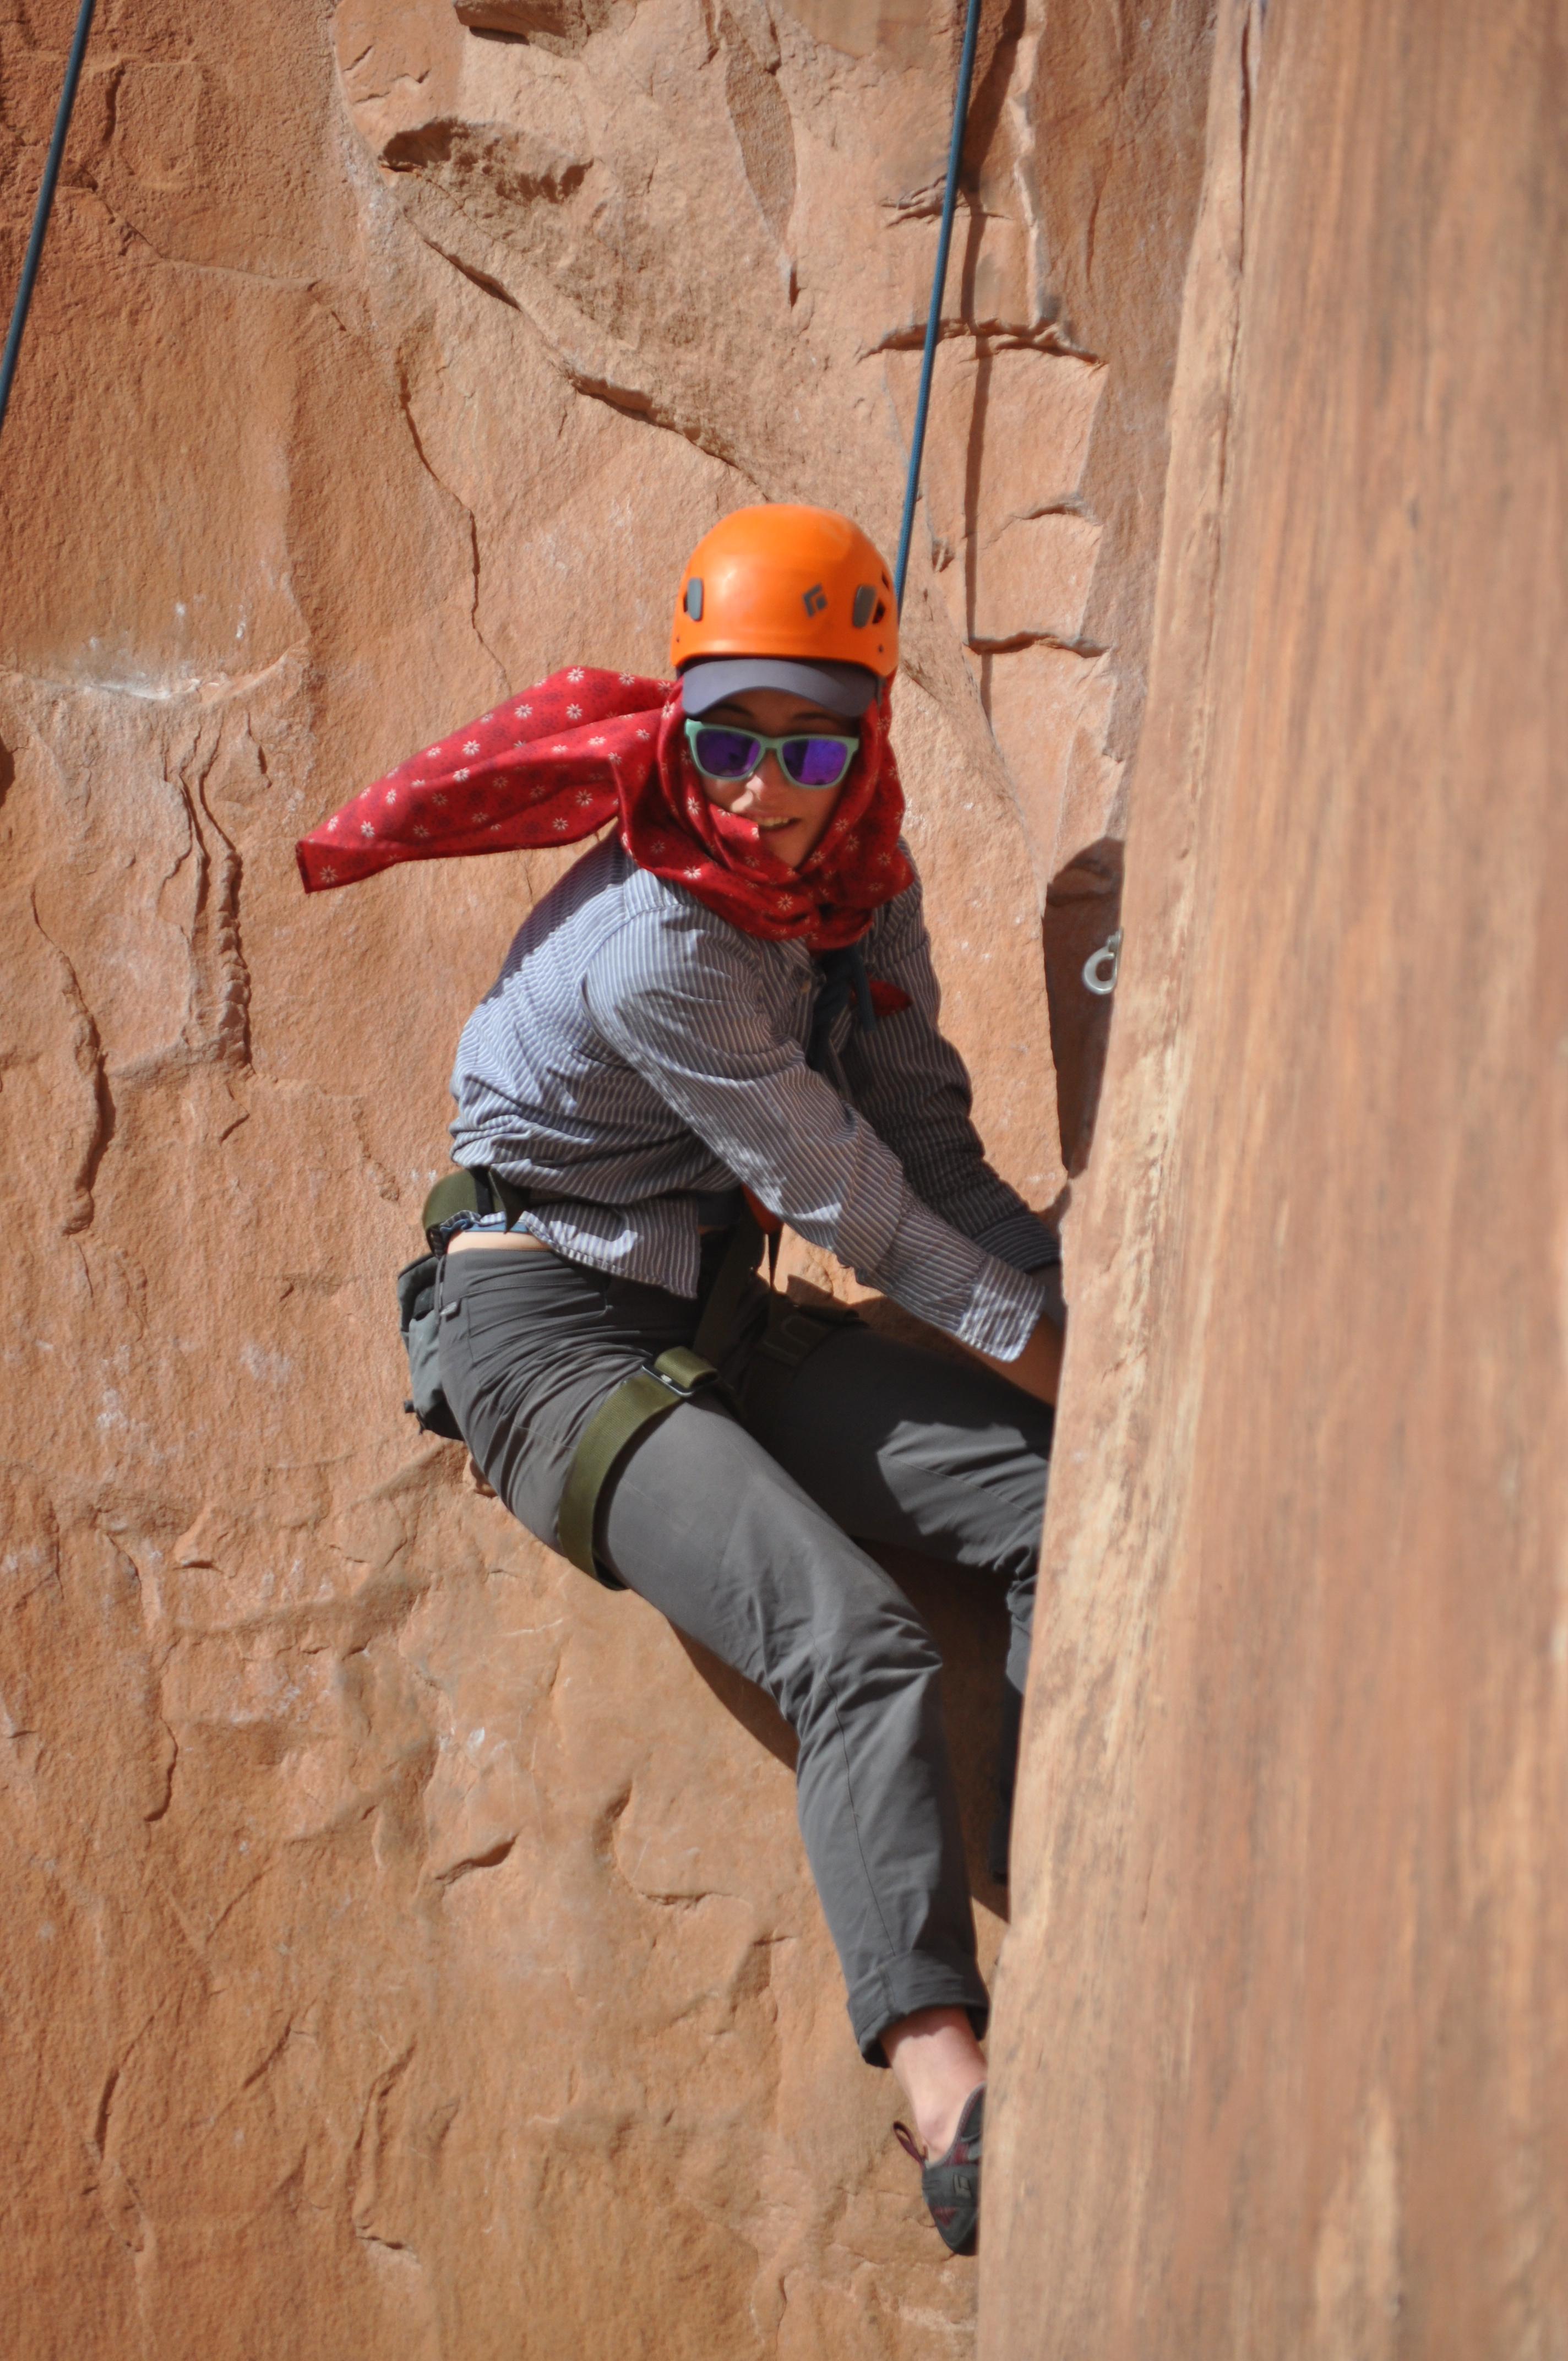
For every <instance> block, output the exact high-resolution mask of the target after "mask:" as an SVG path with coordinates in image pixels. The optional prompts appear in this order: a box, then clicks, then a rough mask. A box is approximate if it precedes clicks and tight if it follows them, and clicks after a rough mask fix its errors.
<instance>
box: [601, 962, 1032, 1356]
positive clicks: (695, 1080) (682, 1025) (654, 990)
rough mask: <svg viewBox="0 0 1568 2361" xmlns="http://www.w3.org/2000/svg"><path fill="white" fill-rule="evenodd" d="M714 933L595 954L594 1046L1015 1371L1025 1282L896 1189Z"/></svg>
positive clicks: (870, 1128)
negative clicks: (599, 1041) (599, 1042)
mask: <svg viewBox="0 0 1568 2361" xmlns="http://www.w3.org/2000/svg"><path fill="white" fill-rule="evenodd" d="M728 936H729V929H726V930H725V933H724V934H723V935H721V934H719V933H718V930H717V929H715V928H710V927H705V926H703V925H702V924H701V923H700V922H699V921H697V920H696V918H693V919H691V920H690V921H689V922H685V923H683V922H682V921H681V920H679V919H677V920H674V921H667V920H664V919H661V920H660V921H659V922H657V923H647V924H644V923H641V922H634V923H632V924H630V925H629V926H627V927H625V928H622V929H621V930H620V932H619V933H617V934H616V935H614V936H612V937H611V938H610V939H609V941H608V942H607V943H605V944H603V945H601V946H600V948H599V950H598V951H597V952H596V954H595V956H594V958H593V959H592V961H590V962H589V965H588V968H587V973H586V974H585V976H584V979H583V993H584V997H585V1000H586V1003H587V1008H588V1012H589V1015H590V1016H591V1017H592V1018H593V1021H594V1024H595V1027H596V1028H597V1030H598V1034H599V1036H600V1038H601V1039H602V1040H603V1041H604V1043H605V1044H606V1046H607V1048H608V1049H609V1050H611V1051H612V1052H613V1053H614V1054H615V1055H617V1056H619V1057H621V1058H624V1059H625V1060H626V1062H627V1063H628V1065H630V1067H632V1068H633V1070H634V1071H636V1072H638V1073H639V1074H641V1076H642V1077H643V1079H644V1080H645V1081H646V1082H649V1083H650V1084H651V1086H652V1088H653V1089H654V1090H655V1091H657V1093H659V1095H660V1097H661V1098H662V1099H663V1101H664V1102H665V1104H667V1105H668V1106H669V1107H670V1108H671V1109H672V1111H673V1112H674V1114H675V1115H677V1116H678V1117H679V1118H680V1120H681V1121H682V1123H683V1124H685V1125H686V1126H688V1127H689V1128H690V1129H691V1130H692V1131H694V1132H695V1133H696V1135H697V1137H699V1138H700V1139H701V1140H703V1141H704V1142H705V1144H706V1145H707V1147H708V1148H711V1149H712V1150H713V1152H714V1154H715V1155H716V1156H718V1158H719V1159H721V1160H722V1161H723V1163H724V1164H725V1165H726V1166H727V1167H728V1168H729V1170H730V1171H731V1172H733V1173H734V1174H735V1176H736V1178H737V1179H738V1180H743V1181H744V1182H745V1183H746V1184H747V1186H748V1187H749V1188H751V1190H752V1191H754V1192H755V1194H756V1195H757V1196H758V1197H760V1198H761V1199H762V1202H763V1203H764V1204H765V1205H767V1206H769V1207H771V1209H772V1210H773V1212H774V1213H778V1214H779V1215H780V1216H781V1217H782V1218H783V1219H784V1221H786V1222H788V1223H789V1224H790V1226H791V1227H792V1228H793V1229H795V1230H798V1231H799V1232H800V1235H802V1237H805V1238H809V1239H810V1240H811V1242H812V1244H813V1245H814V1246H823V1247H826V1248H827V1250H828V1252H829V1253H831V1254H834V1255H837V1256H838V1257H839V1260H840V1261H841V1262H844V1263H846V1264H847V1265H848V1266H849V1267H850V1269H852V1270H853V1271H854V1272H855V1274H856V1276H857V1278H859V1279H861V1280H862V1282H863V1283H864V1284H865V1285H867V1286H868V1287H876V1288H880V1289H881V1290H883V1291H884V1292H885V1293H886V1294H889V1295H891V1296H893V1297H894V1300H895V1301H898V1302H900V1303H902V1304H903V1305H904V1306H905V1310H906V1311H909V1312H914V1313H915V1314H916V1317H917V1318H919V1319H922V1320H926V1321H929V1322H930V1323H931V1324H932V1325H933V1326H934V1327H937V1328H940V1329H943V1330H944V1331H945V1332H946V1333H947V1334H949V1335H952V1336H956V1337H957V1338H958V1339H959V1342H960V1343H961V1344H965V1345H973V1346H976V1347H977V1348H978V1349H979V1350H980V1351H981V1352H986V1353H992V1354H995V1355H996V1356H998V1357H999V1358H1000V1359H1003V1360H1013V1359H1015V1358H1016V1357H1017V1356H1018V1355H1019V1354H1020V1353H1021V1352H1022V1351H1023V1349H1024V1346H1025V1344H1026V1343H1027V1342H1028V1339H1029V1337H1030V1335H1031V1334H1032V1333H1033V1331H1034V1328H1035V1326H1036V1323H1037V1321H1038V1320H1039V1317H1040V1313H1041V1311H1042V1310H1043V1309H1044V1307H1045V1302H1046V1294H1045V1290H1044V1289H1043V1288H1042V1285H1041V1282H1040V1280H1039V1279H1036V1278H1034V1277H1032V1276H1030V1275H1029V1274H1027V1273H1026V1272H1025V1271H1023V1270H1021V1269H1019V1268H1015V1267H1014V1266H1013V1265H1011V1264H1009V1263H1008V1262H1007V1261H1005V1260H1003V1259H1002V1258H1000V1257H997V1256H995V1255H993V1254H992V1253H990V1252H988V1251H987V1250H986V1248H985V1247H984V1246H981V1245H980V1244H979V1243H977V1242H976V1241H975V1240H974V1239H972V1238H970V1237H967V1236H965V1235H961V1234H960V1233H959V1231H958V1230H957V1229H955V1228H954V1227H953V1226H952V1224H950V1223H948V1222H947V1221H945V1220H943V1218H942V1217H941V1215H940V1214H939V1213H936V1212H935V1211H934V1210H933V1209H932V1207H931V1206H930V1205H929V1204H928V1203H927V1202H924V1200H923V1198H922V1196H921V1195H920V1193H919V1192H918V1191H916V1190H915V1189H913V1188H911V1186H910V1184H909V1181H908V1180H907V1179H906V1178H905V1170H904V1167H903V1165H902V1164H901V1162H900V1160H899V1159H898V1157H897V1156H896V1155H895V1153H894V1150H893V1149H892V1148H890V1147H889V1146H888V1144H887V1142H886V1141H885V1140H883V1138H882V1137H880V1136H879V1134H878V1132H877V1130H876V1128H875V1126H874V1125H873V1124H872V1122H871V1121H870V1120H868V1118H867V1116H866V1115H864V1114H863V1113H862V1112H861V1111H860V1110H859V1109H857V1108H855V1107H853V1106H850V1105H848V1104H846V1103H845V1101H844V1100H843V1099H842V1098H840V1097H839V1093H838V1092H837V1091H836V1090H834V1089H833V1087H832V1085H831V1084H830V1083H829V1082H825V1081H824V1080H823V1078H822V1076H821V1075H820V1074H817V1073H814V1072H813V1071H811V1069H810V1068H809V1067H808V1066H807V1064H806V1058H805V1054H804V1051H803V1049H802V1048H801V1045H800V1043H799V1042H798V1041H796V1040H795V1039H792V1038H788V1037H787V1036H783V1035H781V1034H780V1032H779V1030H778V1028H777V1027H776V1026H775V1025H774V1024H773V1022H772V1021H771V1020H770V1018H769V1016H768V1015H767V1012H766V1010H765V1008H764V1006H763V1003H762V993H761V990H760V987H759V981H758V976H757V972H756V968H755V965H754V963H753V961H751V959H750V958H749V956H748V953H747V947H746V945H745V942H744V939H741V938H739V937H737V938H736V939H734V940H733V941H731V940H729V939H728Z"/></svg>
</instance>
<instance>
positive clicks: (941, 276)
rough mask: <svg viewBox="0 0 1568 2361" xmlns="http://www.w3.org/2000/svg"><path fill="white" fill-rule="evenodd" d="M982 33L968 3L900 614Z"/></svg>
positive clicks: (974, 3) (907, 496)
mask: <svg viewBox="0 0 1568 2361" xmlns="http://www.w3.org/2000/svg"><path fill="white" fill-rule="evenodd" d="M979 34H980V0H969V16H968V18H967V19H966V21H965V24H964V46H963V51H962V54H961V55H960V57H959V86H958V91H957V93H956V94H955V96H954V99H953V137H952V142H951V145H950V146H949V148H948V183H947V187H946V188H945V189H944V191H943V192H942V226H941V228H940V230H939V231H938V236H937V269H936V275H935V277H934V278H933V280H932V281H931V308H930V311H929V312H928V313H927V318H926V350H925V353H924V355H923V357H922V358H921V362H920V391H919V394H918V396H917V398H916V403H915V433H914V435H913V437H912V439H911V442H910V445H909V475H908V478H907V480H906V482H905V487H904V522H902V524H901V525H900V526H899V528H898V562H897V564H896V565H895V566H894V569H893V580H894V595H895V597H896V598H897V602H898V607H899V611H900V612H901V613H902V611H903V608H904V583H905V576H906V575H907V574H908V572H909V541H910V536H911V534H912V533H914V530H915V503H916V500H918V499H919V497H920V462H921V459H922V457H923V456H924V454H925V449H926V414H927V411H928V410H929V409H930V406H931V371H932V368H933V367H934V365H935V362H936V358H937V338H938V335H940V333H941V327H942V298H943V296H944V295H945V293H946V292H947V285H948V247H949V246H950V245H951V243H952V236H953V209H954V206H955V205H956V204H957V203H958V194H959V164H960V163H961V161H962V160H963V152H964V126H965V124H966V123H967V121H968V120H969V93H970V82H972V81H973V79H974V51H975V42H976V40H977V38H978V37H979Z"/></svg>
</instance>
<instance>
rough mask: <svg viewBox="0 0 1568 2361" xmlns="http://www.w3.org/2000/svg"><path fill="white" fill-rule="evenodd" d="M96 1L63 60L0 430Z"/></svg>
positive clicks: (80, 19)
mask: <svg viewBox="0 0 1568 2361" xmlns="http://www.w3.org/2000/svg"><path fill="white" fill-rule="evenodd" d="M95 5H96V0H82V5H81V7H80V8H79V9H78V11H77V16H76V33H75V38H73V39H72V41H71V55H70V57H69V58H68V59H67V60H66V64H65V82H64V84H63V86H62V88H61V90H60V105H59V107H58V108H57V109H56V111H55V118H54V137H53V138H52V139H51V140H50V141H49V155H48V157H47V158H46V159H45V162H44V177H43V183H42V186H41V187H40V188H39V190H38V205H37V208H36V209H35V211H34V214H33V229H32V236H30V237H29V238H28V240H27V253H26V254H25V255H24V257H23V258H22V276H21V278H20V280H18V281H17V284H16V302H15V303H14V304H13V305H12V307H11V326H10V330H9V332H8V334H7V335H6V338H5V357H4V359H3V360H0V430H3V429H4V427H5V412H6V411H7V410H8V409H9V407H10V403H11V380H12V379H13V378H14V377H15V376H16V356H17V354H18V353H19V352H20V351H21V349H22V331H23V329H24V328H25V327H26V326H27V306H28V305H29V304H30V303H31V302H32V300H33V281H34V280H36V279H37V277H38V264H39V262H40V260H41V259H42V257H43V250H44V235H45V232H46V231H47V230H48V228H49V214H50V213H51V211H52V210H53V207H54V184H55V182H56V181H58V180H59V178H60V159H61V158H62V157H63V156H64V154H65V135H66V133H67V132H68V131H69V130H70V128H71V109H72V108H73V107H74V105H75V104H76V85H77V83H78V82H80V81H81V79H82V59H83V58H84V57H85V55H86V54H87V35H88V33H89V31H90V29H91V27H92V24H93V8H94V6H95Z"/></svg>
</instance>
